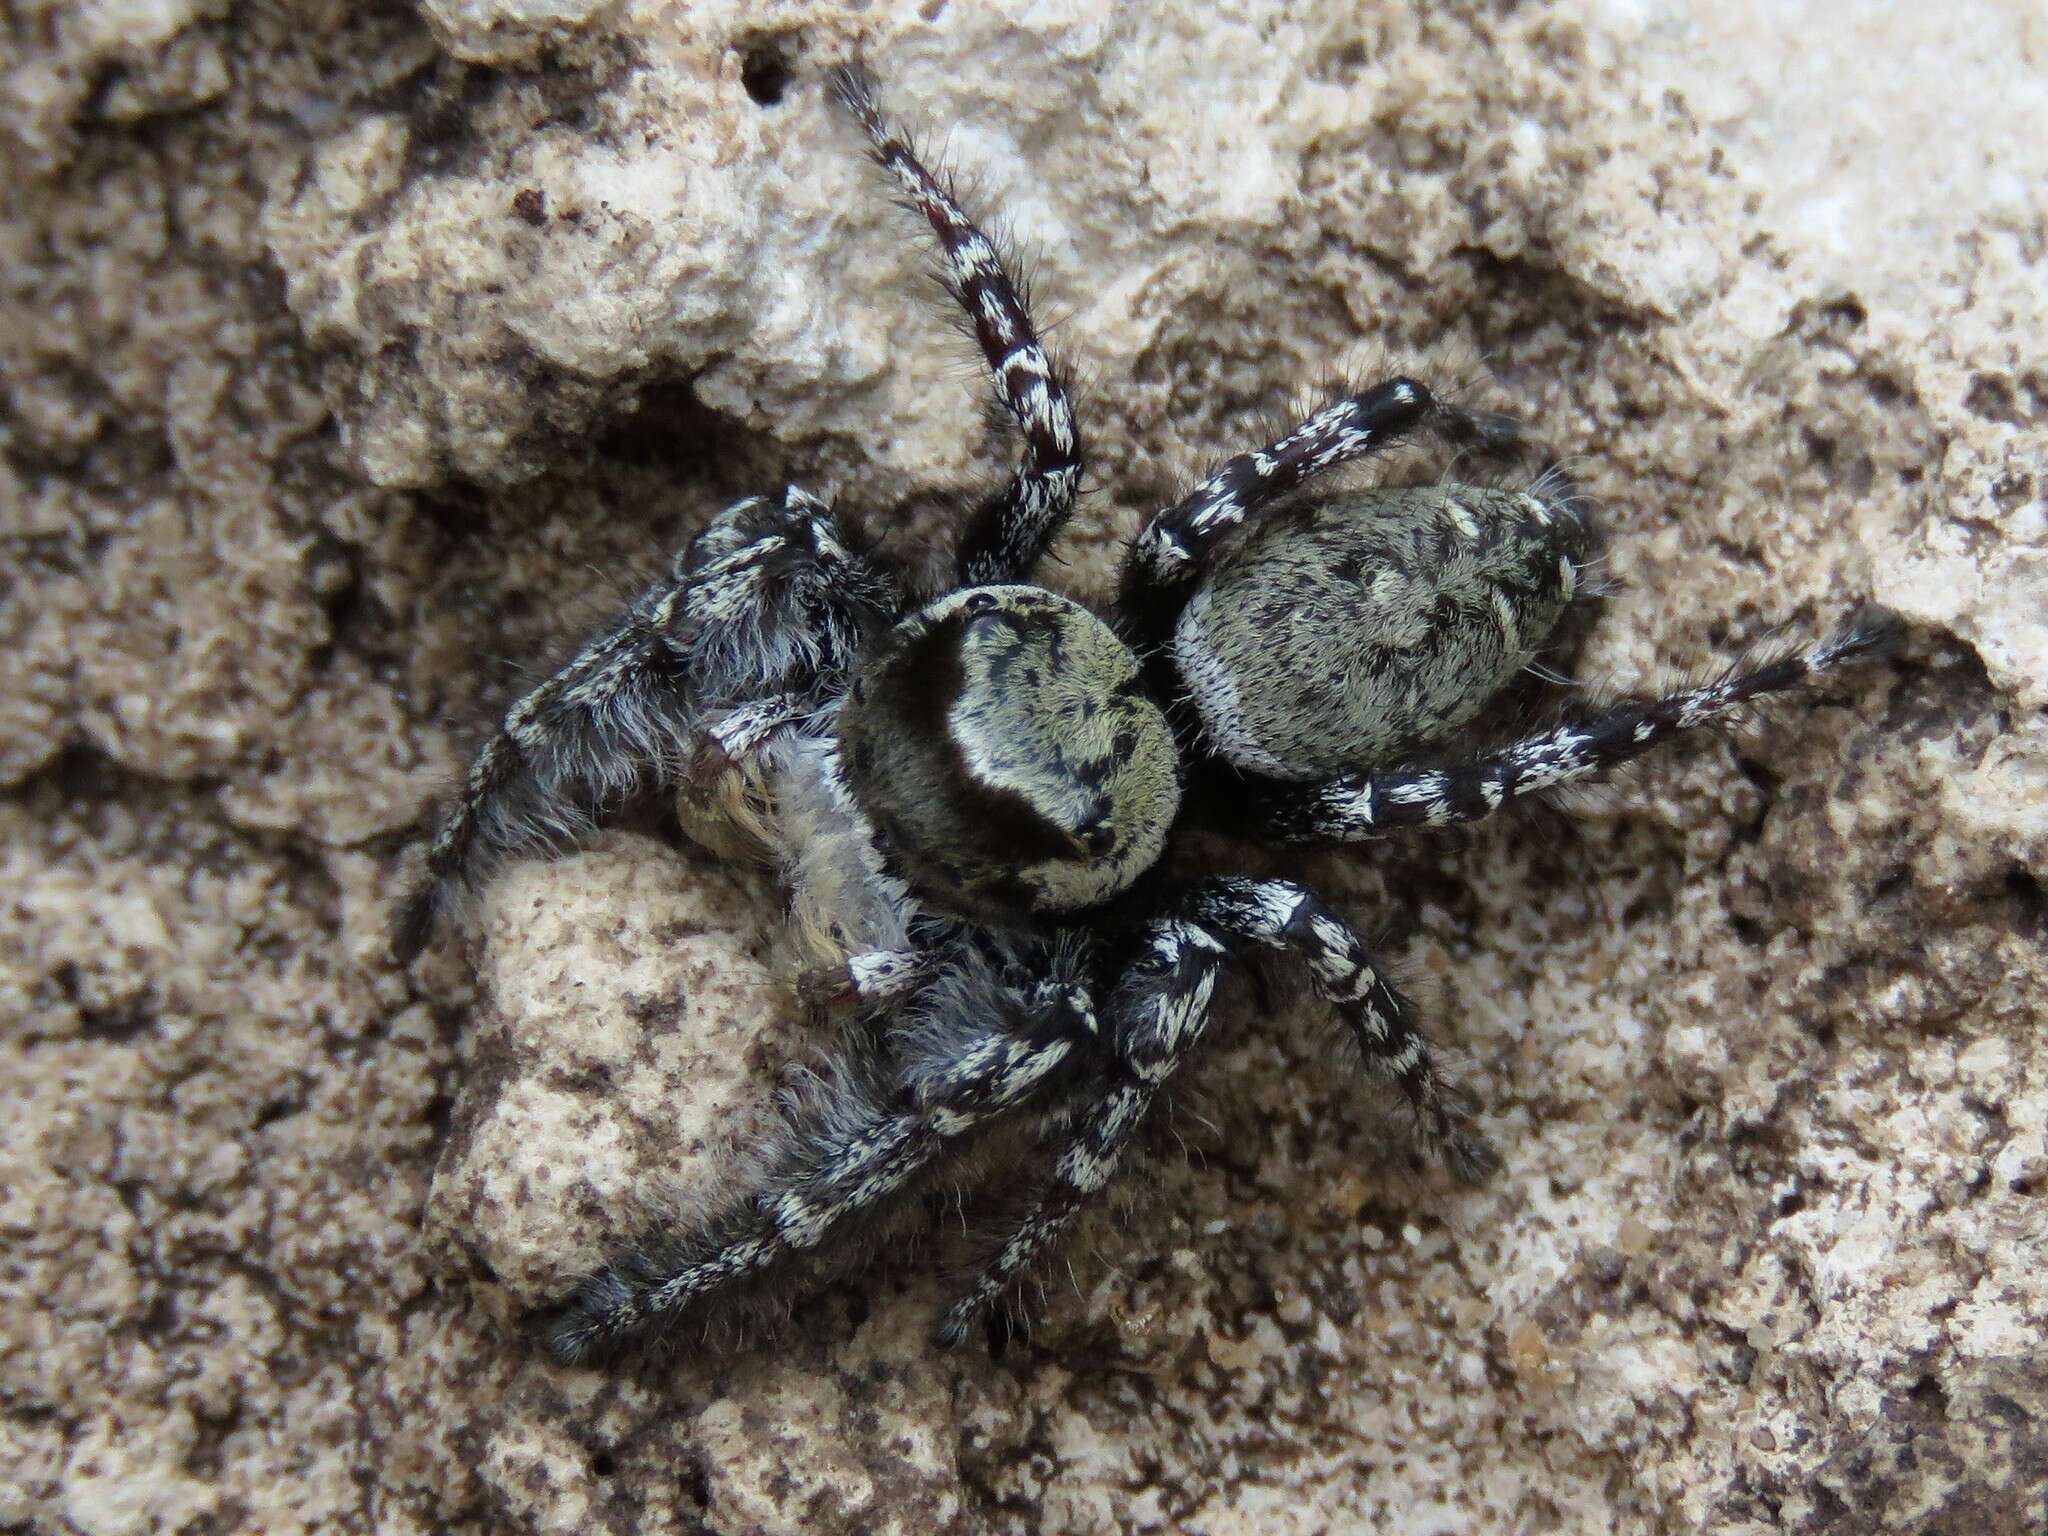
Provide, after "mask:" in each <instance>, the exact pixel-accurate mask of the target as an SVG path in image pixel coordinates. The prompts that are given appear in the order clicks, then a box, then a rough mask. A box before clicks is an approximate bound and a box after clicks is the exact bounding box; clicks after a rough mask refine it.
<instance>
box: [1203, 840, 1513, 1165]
mask: <svg viewBox="0 0 2048 1536" xmlns="http://www.w3.org/2000/svg"><path fill="white" fill-rule="evenodd" d="M1185 910H1186V911H1187V913H1188V914H1189V915H1190V916H1191V917H1192V918H1193V919H1194V920H1195V921H1196V922H1199V923H1200V924H1201V925H1202V926H1203V927H1204V928H1205V929H1206V930H1207V931H1208V932H1210V933H1212V934H1214V935H1215V936H1216V937H1218V938H1219V939H1222V940H1223V941H1224V942H1225V943H1227V944H1230V945H1232V946H1233V947H1242V946H1244V945H1250V944H1256V945H1259V946H1261V947H1263V948H1267V949H1276V950H1284V951H1287V952H1289V953H1291V954H1293V955H1295V956H1297V957H1299V958H1300V960H1301V961H1302V962H1303V964H1304V965H1306V966H1307V968H1308V973H1309V978H1310V980H1311V981H1312V982H1313V984H1314V986H1315V989H1316V992H1317V993H1318V995H1320V996H1321V997H1323V998H1324V999H1325V1000H1326V1001H1328V1002H1329V1003H1331V1004H1332V1005H1333V1006H1335V1008H1336V1009H1337V1012H1338V1013H1339V1014H1340V1015H1342V1016H1343V1019H1344V1022H1345V1023H1346V1024H1348V1025H1349V1026H1350V1028H1351V1033H1352V1035H1353V1036H1354V1037H1355V1038H1356V1039H1357V1041H1358V1045H1359V1049H1360V1050H1361V1051H1362V1052H1363V1053H1364V1056H1365V1066H1366V1069H1367V1070H1368V1071H1369V1072H1371V1073H1372V1074H1373V1075H1374V1076H1376V1077H1382V1078H1385V1079H1386V1080H1387V1081H1388V1082H1390V1083H1392V1084H1393V1085H1394V1086H1395V1087H1396V1088H1398V1089H1399V1090H1400V1091H1401V1094H1402V1097H1404V1098H1405V1099H1407V1101H1408V1103H1409V1105H1410V1106H1411V1107H1412V1108H1413V1109H1414V1111H1415V1113H1416V1116H1417V1118H1418V1119H1419V1121H1420V1123H1421V1127H1422V1133H1423V1136H1424V1138H1425V1140H1426V1141H1427V1143H1428V1145H1429V1148H1430V1150H1431V1151H1433V1152H1434V1153H1435V1154H1436V1155H1437V1157H1438V1158H1439V1159H1440V1160H1441V1161H1442V1162H1443V1164H1444V1166H1445V1167H1446V1168H1448V1169H1449V1170H1450V1171H1451V1173H1452V1174H1454V1175H1455V1176H1457V1177H1458V1178H1460V1179H1462V1180H1464V1181H1465V1182H1466V1183H1468V1184H1476V1183H1478V1182H1479V1181H1480V1180H1482V1179H1484V1178H1485V1177H1486V1176H1487V1175H1488V1174H1490V1173H1492V1172H1493V1171H1494V1170H1495V1169H1497V1168H1498V1167H1499V1166H1500V1159H1499V1156H1498V1155H1497V1154H1496V1153H1495V1152H1494V1150H1493V1148H1492V1147H1491V1146H1489V1145H1488V1144H1487V1142H1486V1139H1485V1138H1484V1137H1483V1136H1481V1135H1479V1133H1478V1132H1477V1131H1475V1130H1474V1129H1473V1128H1472V1113H1471V1110H1470V1108H1469V1106H1468V1105H1467V1104H1466V1103H1465V1101H1464V1098H1463V1096H1462V1095H1460V1094H1458V1093H1457V1092H1455V1091H1454V1090H1453V1089H1452V1088H1451V1086H1450V1085H1449V1084H1448V1083H1446V1082H1445V1080H1444V1077H1443V1074H1442V1073H1441V1072H1440V1071H1439V1070H1438V1068H1437V1065H1436V1063H1435V1061H1434V1060H1433V1059H1432V1058H1431V1056H1430V1053H1429V1042H1428V1041H1427V1040H1426V1039H1425V1038H1424V1037H1423V1034H1422V1030H1421V1027H1420V1025H1419V1024H1418V1022H1417V1018H1416V1013H1417V1010H1416V1007H1415V1005H1414V1003H1412V1002H1410V1001H1409V999H1408V998H1407V997H1406V996H1405V995H1404V994H1403V993H1402V992H1401V991H1400V990H1399V989H1398V988H1396V987H1395V986H1394V985H1393V983H1392V982H1390V981H1388V980H1387V977H1386V974H1385V972H1384V971H1382V970H1381V969H1380V967H1379V966H1377V965H1376V964H1374V962H1373V958H1372V954H1371V952H1370V951H1369V950H1368V949H1367V948H1366V944H1365V940H1364V939H1362V938H1360V937H1359V935H1358V932H1357V930H1356V929H1354V928H1353V927H1352V926H1351V925H1350V924H1349V923H1347V922H1346V921H1345V920H1344V919H1343V918H1342V917H1340V916H1339V915H1338V914H1337V913H1335V912H1333V911H1332V910H1330V908H1329V907H1328V906H1327V905H1325V904H1324V902H1323V901H1322V899H1321V898H1320V897H1318V896H1317V895H1316V894H1315V892H1313V891H1311V890H1309V889H1308V888H1307V887H1306V886H1303V885H1297V884H1296V883H1295V882H1293V881H1291V880H1254V879H1249V878H1245V877H1241V876H1224V877H1221V878H1218V879H1214V880H1209V881H1206V882H1204V883H1203V884H1202V885H1200V886H1199V887H1197V888H1196V889H1195V890H1194V891H1193V892H1192V893H1191V894H1190V895H1189V897H1188V899H1187V904H1186V907H1185Z"/></svg>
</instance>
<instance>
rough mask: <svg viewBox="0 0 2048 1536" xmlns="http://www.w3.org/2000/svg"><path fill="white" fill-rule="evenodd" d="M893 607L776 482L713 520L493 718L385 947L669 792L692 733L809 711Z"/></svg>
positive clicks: (747, 730) (689, 751)
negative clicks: (613, 808) (656, 791)
mask: <svg viewBox="0 0 2048 1536" xmlns="http://www.w3.org/2000/svg"><path fill="white" fill-rule="evenodd" d="M896 603H897V598H896V593H895V588H894V585H893V583H892V582H891V581H890V580H889V578H888V577H887V576H886V575H885V574H884V573H882V572H881V571H880V570H878V569H877V568H876V567H875V566H873V565H872V564H871V563H870V562H869V561H868V560H867V559H866V558H865V557H863V556H861V555H859V554H858V553H856V552H855V551H853V550H852V549H850V548H848V546H847V545H846V544H845V543H844V541H843V540H842V539H841V537H840V534H839V532H838V529H837V527H836V526H835V525H834V523H833V520H832V516H831V513H830V510H829V509H828V508H827V507H826V506H825V505H824V504H823V503H822V502H819V501H818V500H817V499H816V498H814V497H811V496H809V495H806V494H805V493H804V492H802V491H800V490H797V489H796V488H795V487H791V488H790V489H789V490H787V491H786V492H784V494H783V495H782V496H781V497H779V498H767V497H750V498H748V499H747V500H745V501H742V502H739V503H737V504H735V505H734V506H732V507H729V508H728V509H726V511H724V512H723V513H721V514H720V515H719V516H718V517H717V518H715V519H714V520H713V521H712V523H711V524H710V525H709V526H708V527H707V528H706V529H705V530H704V531H703V533H702V534H700V535H699V536H698V537H697V538H696V539H695V540H693V541H692V542H691V544H690V546H689V547H688V549H686V550H685V551H684V552H683V554H682V555H681V556H680V557H678V559H677V560H676V562H675V565H674V569H673V570H672V571H671V572H670V573H669V574H668V575H666V576H664V577H662V578H661V579H660V580H659V581H656V582H654V583H653V584H651V585H650V586H649V587H648V588H647V589H646V590H645V591H643V592H642V593H641V594H640V595H639V596H638V597H636V598H634V599H633V601H632V602H630V603H629V604H627V605H626V607H625V609H624V610H623V611H621V612H620V613H619V614H618V616H617V617H616V618H614V619H613V620H612V622H611V623H610V624H608V625H606V626H605V628H604V629H602V630H601V631H600V632H599V633H598V634H597V635H595V636H594V637H592V638H591V639H590V640H588V641H586V642H585V643H584V645H583V646H582V647H581V649H579V650H578V651H577V652H576V654H575V655H574V656H572V657H571V658H570V659H569V661H568V662H567V663H566V664H565V665H564V666H563V667H561V668H560V669H559V670H558V671H557V672H555V674H554V675H553V676H551V677H549V678H548V679H547V680H546V681H545V682H543V683H541V685H540V686H539V687H537V688H535V689H533V690H532V691H531V692H529V693H527V694H525V695H524V696H523V697H521V698H520V699H519V700H518V701H517V702H516V703H514V704H513V706H512V707H511V709H509V710H508V711H507V712H506V714H505V717H504V721H503V723H502V724H501V725H500V726H499V728H498V730H497V732H496V733H495V734H494V735H493V736H492V737H491V738H490V739H489V740H488V741H486V742H485V743H484V745H483V747H482V748H481V749H480V750H479V751H478V753H477V755H476V758H475V760H474V762H472V764H471V765H470V770H469V774H468V777H467V779H466V780H465V782H464V784H463V787H462V790H461V792H460V794H459V795H458V796H457V798H456V801H455V804H454V806H453V807H452V809H451V810H450V812H449V814H448V817H447V819H446V820H445V821H444V822H443V823H442V824H441V827H440V830H439V831H438V832H437V833H436V835H435V837H434V840H433V842H432V844H431V845H430V846H429V848H428V851H427V857H426V868H425V872H424V875H423V877H422V879H421V882H420V884H419V886H418V887H417V888H416V890H415V892H414V893H413V896H412V898H411V900H410V901H409V902H408V903H407V905H406V907H405V908H404V910H403V912H402V913H401V915H400V917H399V920H398V923H397V926H396V930H395V932H394V935H393V949H394V951H395V952H396V953H397V954H398V956H399V957H400V958H401V959H410V958H411V957H412V956H413V955H415V954H417V953H418V952H419V950H420V949H421V948H422V947H424V945H425V943H426V941H427V939H428V938H429V937H430V936H431V934H432V930H433V925H434V920H435V918H436V916H437V914H438V912H439V911H440V909H441V907H442V906H443V905H445V904H446V903H447V902H448V901H449V900H450V898H451V897H452V895H453V894H454V893H455V892H456V891H458V890H460V889H462V888H463V887H465V886H468V885H471V884H473V883H474V882H475V881H476V880H478V879H479V878H481V877H482V876H483V875H484V874H485V873H487V872H488V871H489V870H490V868H491V867H492V866H493V865H495V864H496V863H498V862H499V861H501V860H502V859H504V858H506V857H507V856H509V855H512V854H515V853H520V852H524V851H526V850H529V849H532V848H536V847H543V846H549V845H553V844H559V843H561V842H565V841H568V840H570V839H572V838H574V837H576V836H578V835H580V834H581V833H583V832H585V831H587V830H589V828H590V827H591V826H592V824H593V823H594V822H595V821H596V819H597V817H598V816H599V815H600V814H601V813H602V812H603V811H604V810H605V808H606V807H607V806H609V805H611V804H614V803H616V802H617V801H618V800H619V799H621V798H622V797H623V796H625V795H627V794H629V793H632V792H635V791H639V790H644V789H649V788H652V787H654V786H656V785H658V784H661V783H666V782H670V781H672V780H673V779H674V778H675V777H676V776H677V774H679V773H680V772H682V771H684V769H685V768H686V767H687V765H688V764H689V762H690V760H691V758H692V756H693V754H694V753H695V752H696V751H697V750H698V749H699V748H700V747H701V746H702V745H703V744H702V742H700V741H699V740H698V739H697V736H698V733H699V732H700V731H702V730H704V729H706V728H707V726H716V727H717V728H719V729H723V730H727V731H728V732H729V733H730V734H732V735H733V737H734V740H735V742H736V743H738V742H740V741H741V740H742V739H743V738H745V737H747V736H748V735H749V734H751V733H754V732H757V731H772V730H773V729H774V728H776V726H777V724H778V723H779V720H780V718H781V717H780V716H779V715H778V712H781V711H787V710H790V709H794V708H795V707H796V706H797V705H798V704H799V703H800V702H801V703H804V704H813V703H815V702H816V699H817V697H818V694H819V692H820V690H821V689H824V688H828V687H829V686H830V685H831V684H832V682H833V680H834V679H835V678H836V677H837V676H838V675H839V674H841V673H842V672H843V671H844V669H845V667H846V666H847V665H848V664H849V663H850V661H851V658H852V655H853V652H854V648H855V644H856V641H857V638H858V637H859V635H860V634H862V633H863V632H865V631H866V630H868V629H870V628H872V627H874V626H876V625H878V624H880V623H884V622H887V620H888V619H889V618H890V617H892V616H893V614H894V611H895V607H896ZM756 745H758V743H756Z"/></svg>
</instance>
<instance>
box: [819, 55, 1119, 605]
mask: <svg viewBox="0 0 2048 1536" xmlns="http://www.w3.org/2000/svg"><path fill="white" fill-rule="evenodd" d="M832 89H833V92H834V94H835V95H837V96H838V98H839V100H840V101H841V103H843V104H844V105H845V107H846V108H847V110H848V111H850V112H851V113H852V114H853V115H854V117H855V118H856V119H858V120H859V122H860V125H861V127H862V129H863V130H864V131H865V132H866V133H867V136H868V140H869V142H870V143H871V144H872V145H873V146H874V153H875V158H876V159H877V160H879V161H880V162H881V164H882V167H883V168H884V169H885V170H887V171H888V172H889V174H890V175H891V176H892V177H894V178H895V180H896V184H897V186H898V187H900V188H901V189H902V192H903V195H904V197H905V198H906V199H907V200H908V202H909V203H910V206H911V207H912V208H914V209H915V210H916V211H917V212H918V213H921V214H923V215H924V218H925V222H926V223H928V224H929V225H931V229H932V234H933V235H934V236H936V237H937V239H938V243H939V257H940V261H941V264H942V265H941V272H942V274H943V276H944V279H945V284H946V289H947V291H948V292H949V293H951V294H952V296H953V298H954V300H955V302H957V303H958V304H959V305H960V307H961V309H962V310H963V311H964V312H965V313H966V317H967V320H968V323H969V324H970V325H972V327H973V328H974V339H975V341H976V342H977V343H978V344H979V345H980V347H981V353H982V356H983V357H984V358H985V359H987V362H988V369H989V373H990V374H991V375H992V376H993V378H994V381H995V388H996V398H997V399H998V400H999V401H1000V402H1001V403H1002V406H1003V409H1004V410H1006V411H1007V412H1008V413H1009V414H1010V416H1011V417H1012V419H1014V420H1015V421H1016V423H1017V427H1018V430H1019V431H1020V432H1021V433H1022V434H1023V437H1024V457H1023V462H1022V463H1020V464H1019V465H1018V467H1017V472H1016V473H1015V474H1014V475H1013V476H1012V477H1011V479H1010V482H1009V484H1008V485H1006V486H1005V487H1004V488H1003V489H1002V490H1001V491H1000V492H998V493H997V494H996V495H995V496H994V497H992V498H991V499H990V500H989V501H988V502H986V503H984V504H983V506H982V507H981V508H980V509H979V510H978V511H977V512H976V513H975V514H974V517H973V519H972V520H971V521H970V522H969V523H968V525H967V528H966V531H965V532H964V533H963V535H962V536H961V541H960V553H959V572H960V583H961V585H962V586H988V585H992V584H995V583H999V582H1009V581H1021V580H1023V579H1024V578H1025V577H1026V576H1027V575H1028V574H1029V573H1030V571H1031V568H1032V566H1034V565H1035V564H1036V563H1037V562H1038V558H1039V556H1040V555H1042V554H1043V553H1044V552H1045V547H1046V545H1047V544H1049V543H1050V542H1051V541H1052V537H1053V535H1054V534H1055V533H1057V532H1058V531H1059V527H1060V525H1061V524H1062V523H1064V522H1065V521H1066V519H1067V515H1068V514H1069V513H1070V512H1072V511H1073V509H1074V499H1075V497H1076V496H1077V495H1078V494H1079V491H1080V485H1081V466H1082V451H1081V443H1080V438H1079V435H1078V433H1077V431H1076V428H1075V424H1074V407H1073V402H1072V401H1071V399H1070V398H1069V397H1068V394H1067V388H1066V385H1065V383H1064V382H1063V381H1062V380H1061V378H1060V375H1059V370H1058V368H1057V367H1055V366H1054V364H1053V362H1052V360H1051V359H1050V358H1049V357H1048V356H1047V354H1046V351H1045V348H1044V346H1043V345H1042V344H1041V343H1040V342H1039V339H1038V331H1037V329H1036V327H1034V326H1033V325H1032V323H1031V315H1030V311H1029V310H1028V309H1027V308H1026V306H1025V302H1024V299H1023V297H1022V295H1021V293H1020V291H1019V285H1018V284H1017V282H1016V280H1015V279H1014V278H1013V277H1012V276H1011V274H1010V272H1009V270H1008V269H1007V267H1006V266H1005V264H1004V261H1003V258H1002V255H1001V254H1000V252H998V250H997V249H996V246H995V244H994V243H993V242H992V241H991V240H990V239H989V238H988V237H987V236H986V235H984V234H983V233H982V232H981V231H980V230H979V229H977V228H976V227H975V225H974V223H973V221H972V220H971V219H969V218H968V217H967V215H966V213H965V212H964V211H962V209H961V207H960V204H959V202H958V201H957V200H956V199H955V198H954V196H953V194H952V192H951V190H950V189H949V188H948V187H947V185H946V183H945V181H944V180H943V179H942V177H940V176H935V175H934V174H933V173H932V172H931V171H929V170H927V169H926V168H925V167H924V165H923V164H922V163H921V162H920V161H919V160H918V157H917V155H916V153H915V152H914V151H913V150H912V149H911V147H910V143H909V140H908V139H907V138H906V137H905V135H904V133H903V131H902V129H900V128H898V127H897V126H896V125H895V124H894V123H892V122H890V121H889V119H887V118H886V117H884V116H883V115H882V111H881V108H880V107H879V106H878V105H877V104H876V102H875V96H874V89H873V87H872V85H871V84H870V83H869V81H868V79H867V77H866V76H865V75H864V74H862V73H861V72H860V71H859V70H857V69H842V70H839V71H838V72H837V73H835V74H834V75H833V77H832Z"/></svg>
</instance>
